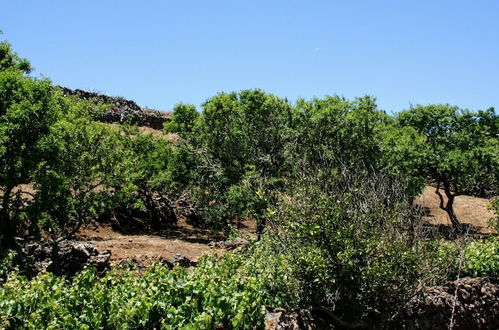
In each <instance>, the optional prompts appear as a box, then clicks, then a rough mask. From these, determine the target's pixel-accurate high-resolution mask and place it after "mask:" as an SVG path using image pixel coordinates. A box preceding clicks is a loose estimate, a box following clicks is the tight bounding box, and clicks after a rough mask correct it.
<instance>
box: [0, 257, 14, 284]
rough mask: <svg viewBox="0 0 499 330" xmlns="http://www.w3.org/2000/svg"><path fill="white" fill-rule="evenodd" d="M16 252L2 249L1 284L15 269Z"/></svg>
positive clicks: (0, 258) (0, 261)
mask: <svg viewBox="0 0 499 330" xmlns="http://www.w3.org/2000/svg"><path fill="white" fill-rule="evenodd" d="M15 256H16V252H15V251H13V250H6V249H0V284H1V283H2V282H3V280H4V279H5V278H6V277H7V274H9V273H10V272H11V271H13V269H14V258H15Z"/></svg>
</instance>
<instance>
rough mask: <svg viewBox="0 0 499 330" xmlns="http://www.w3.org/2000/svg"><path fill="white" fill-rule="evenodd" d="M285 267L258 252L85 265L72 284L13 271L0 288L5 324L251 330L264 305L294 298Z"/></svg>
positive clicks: (0, 312) (0, 320)
mask: <svg viewBox="0 0 499 330" xmlns="http://www.w3.org/2000/svg"><path fill="white" fill-rule="evenodd" d="M288 267H289V265H288V264H287V263H286V261H285V260H284V259H282V258H279V257H276V258H272V260H270V259H268V255H262V252H261V251H260V252H256V253H254V254H250V255H235V254H231V253H227V254H226V255H225V256H224V257H223V258H222V259H221V260H216V258H215V257H210V258H206V259H205V260H204V261H202V262H201V263H200V264H199V266H198V267H197V268H196V269H194V270H193V271H192V272H189V271H187V270H185V269H183V268H175V269H174V270H168V269H167V268H165V267H163V266H161V265H156V266H153V267H151V268H149V269H148V270H146V271H144V272H143V273H137V272H135V271H129V270H115V271H112V272H110V273H108V274H106V275H105V276H104V277H98V276H97V274H96V273H95V271H93V270H91V269H88V270H85V271H83V272H81V273H80V274H78V275H77V276H76V277H74V278H73V279H72V280H71V281H67V280H65V279H64V278H60V277H56V276H54V275H52V274H50V273H45V274H40V275H38V276H37V277H35V278H34V279H32V280H31V281H28V280H27V279H25V278H24V277H22V276H19V275H16V274H14V273H12V274H11V275H10V276H9V278H8V279H7V281H6V282H5V283H4V285H3V286H2V287H1V288H0V326H2V327H13V328H29V329H40V328H51V327H52V328H78V329H97V328H120V329H136V328H148V329H150V328H153V327H156V328H160V327H161V328H163V329H179V328H182V329H213V328H215V327H217V326H220V325H223V326H224V327H229V328H235V329H252V328H253V327H254V326H259V325H261V324H262V321H263V315H264V313H265V308H264V305H273V306H286V305H287V302H288V301H293V300H295V299H294V297H293V289H294V288H293V282H291V281H290V280H289V279H287V278H286V270H287V268H288Z"/></svg>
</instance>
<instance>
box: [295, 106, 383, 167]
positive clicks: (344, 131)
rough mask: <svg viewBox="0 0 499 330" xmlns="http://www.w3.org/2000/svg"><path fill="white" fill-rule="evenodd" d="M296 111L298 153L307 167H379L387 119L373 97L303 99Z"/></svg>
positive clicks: (296, 149)
mask: <svg viewBox="0 0 499 330" xmlns="http://www.w3.org/2000/svg"><path fill="white" fill-rule="evenodd" d="M296 109H297V115H296V119H295V120H296V123H295V127H296V132H297V140H296V142H295V152H296V154H297V158H298V159H299V160H300V159H301V160H303V161H305V164H304V166H305V167H310V166H329V167H332V168H337V167H340V166H351V167H359V168H366V167H367V168H371V169H375V168H376V167H377V164H378V160H379V159H380V141H381V138H380V135H379V128H380V127H381V125H380V124H381V123H382V122H383V121H384V120H386V119H387V116H386V115H385V114H384V113H383V112H382V111H379V110H378V109H377V106H376V102H375V100H374V99H373V98H371V97H368V96H366V97H361V98H357V99H356V100H354V101H348V100H346V99H344V98H342V97H339V96H327V97H325V98H324V99H318V98H315V99H312V100H311V101H306V100H303V99H302V100H298V102H297V106H296Z"/></svg>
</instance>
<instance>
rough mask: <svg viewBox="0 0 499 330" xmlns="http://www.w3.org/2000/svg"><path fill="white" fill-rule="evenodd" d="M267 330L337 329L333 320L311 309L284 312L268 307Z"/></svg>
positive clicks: (266, 316)
mask: <svg viewBox="0 0 499 330" xmlns="http://www.w3.org/2000/svg"><path fill="white" fill-rule="evenodd" d="M264 324H265V330H301V329H306V330H315V329H337V328H338V327H336V326H335V325H334V323H333V320H330V319H328V317H327V316H325V315H321V314H320V313H318V312H313V311H311V310H309V309H295V310H289V311H288V310H284V309H282V308H271V307H267V314H266V315H265V321H264Z"/></svg>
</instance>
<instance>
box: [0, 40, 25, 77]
mask: <svg viewBox="0 0 499 330" xmlns="http://www.w3.org/2000/svg"><path fill="white" fill-rule="evenodd" d="M7 70H18V71H22V72H24V73H30V72H31V70H32V68H31V64H30V63H29V62H28V60H27V59H25V58H20V57H19V56H17V54H16V53H14V52H13V51H12V47H11V46H10V44H9V43H8V42H6V41H0V72H3V71H7Z"/></svg>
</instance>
